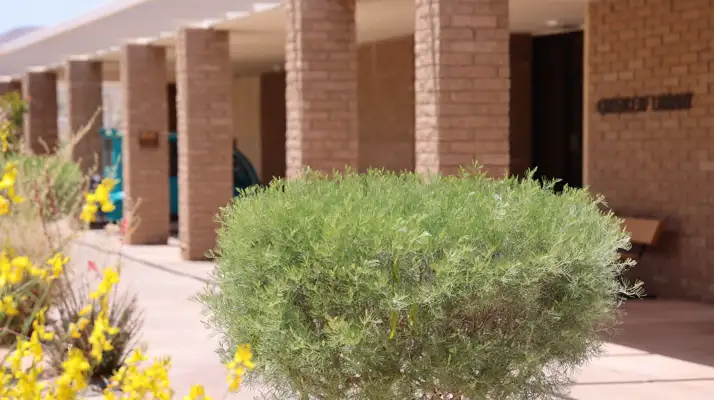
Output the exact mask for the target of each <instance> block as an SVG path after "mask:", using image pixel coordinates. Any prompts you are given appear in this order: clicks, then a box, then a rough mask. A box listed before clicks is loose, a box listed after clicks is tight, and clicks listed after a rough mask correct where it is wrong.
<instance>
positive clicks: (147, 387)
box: [0, 117, 255, 400]
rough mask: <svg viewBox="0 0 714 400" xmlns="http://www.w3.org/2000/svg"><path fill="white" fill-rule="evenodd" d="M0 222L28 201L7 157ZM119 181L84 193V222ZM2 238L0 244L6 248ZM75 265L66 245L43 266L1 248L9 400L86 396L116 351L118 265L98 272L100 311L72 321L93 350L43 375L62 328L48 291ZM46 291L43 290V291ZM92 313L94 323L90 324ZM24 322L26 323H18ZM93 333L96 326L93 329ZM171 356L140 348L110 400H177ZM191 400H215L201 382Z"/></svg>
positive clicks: (95, 296)
mask: <svg viewBox="0 0 714 400" xmlns="http://www.w3.org/2000/svg"><path fill="white" fill-rule="evenodd" d="M10 136H11V135H10V125H9V124H8V123H7V121H5V122H3V119H2V117H0V155H3V154H4V153H6V152H7V151H8V148H9V141H10ZM0 173H1V175H0V223H2V218H3V217H6V216H8V215H10V214H11V213H13V211H14V210H15V208H16V207H17V206H18V205H19V204H21V203H22V202H23V201H24V198H23V197H22V196H20V195H19V194H18V190H17V187H16V184H17V178H18V168H17V165H16V164H14V163H13V162H9V161H7V159H6V158H0ZM115 183H116V182H114V181H113V180H109V179H108V180H105V181H103V182H102V183H101V184H100V185H99V186H98V187H97V188H96V189H95V190H94V191H93V192H91V193H87V194H86V195H85V196H84V203H83V207H82V209H81V213H80V215H79V217H80V219H81V220H82V221H83V222H85V223H89V222H92V221H95V220H96V214H97V212H98V211H99V210H102V211H104V212H109V211H111V210H112V209H113V207H114V205H113V204H112V203H111V201H110V200H109V193H110V192H111V189H112V187H113V185H114V184H115ZM2 245H3V243H1V242H0V246H2ZM69 262H70V260H69V257H67V256H66V255H64V254H63V253H62V251H61V249H54V250H53V251H52V254H48V257H47V258H46V259H45V262H44V264H43V265H39V264H41V263H42V262H41V261H36V260H33V259H31V258H30V257H28V256H27V255H23V254H15V253H14V252H13V250H12V248H2V247H0V328H2V333H3V334H10V335H13V336H15V337H16V341H15V344H14V351H12V352H11V353H9V354H8V355H7V356H6V357H5V358H4V359H2V360H0V361H1V362H0V399H2V400H31V399H32V400H37V399H47V400H55V399H56V400H70V399H76V398H78V397H79V396H81V394H82V391H83V390H85V389H86V388H87V387H88V385H89V376H88V375H89V372H90V371H91V370H92V366H93V365H96V364H98V363H101V362H102V358H103V357H104V354H105V352H107V351H110V350H112V347H113V345H112V338H113V337H115V336H116V335H118V334H119V333H120V332H119V328H118V327H116V326H113V324H112V322H111V321H110V318H109V307H110V304H109V303H110V294H111V293H112V291H113V290H114V289H115V288H116V285H117V284H118V283H119V282H120V274H119V271H118V269H117V268H116V267H113V266H110V267H107V268H104V269H102V270H100V271H98V272H99V274H100V276H101V280H100V282H99V283H98V285H96V288H95V289H94V290H93V291H91V293H90V294H89V299H90V300H91V301H93V303H92V304H97V305H98V306H97V309H96V310H94V309H93V306H91V305H90V306H87V307H85V308H84V309H82V310H81V311H80V313H79V318H78V319H77V320H76V321H74V322H72V323H71V324H70V326H69V329H68V332H69V339H70V340H71V339H74V338H77V337H79V336H80V335H82V334H86V335H87V336H88V337H89V339H88V341H89V344H90V345H91V351H90V352H89V355H88V356H87V355H85V353H84V352H83V351H82V350H81V349H79V348H76V347H74V348H70V349H69V351H68V352H67V354H66V358H65V359H64V361H63V362H62V363H61V371H60V374H59V376H58V377H57V378H56V379H54V380H52V381H48V380H46V379H43V376H44V372H45V371H44V369H45V362H44V361H45V358H46V354H45V350H44V346H45V345H46V344H47V343H48V342H50V341H53V340H56V339H57V338H56V335H57V333H56V332H54V331H52V330H51V329H48V326H51V324H48V323H47V318H48V317H47V314H48V312H49V310H50V309H51V304H50V305H47V304H46V302H45V301H42V300H43V299H44V298H46V297H47V296H49V294H50V293H51V291H52V290H53V287H54V285H55V284H56V283H57V282H58V281H60V280H61V279H60V278H63V277H66V276H67V272H66V271H65V268H66V266H67V265H68V263H69ZM37 288H41V289H42V290H38V289H37ZM28 300H36V301H32V302H30V304H31V305H32V310H30V311H31V313H30V314H29V315H30V318H29V319H28V320H24V321H20V322H21V323H20V324H13V323H12V321H13V318H16V317H18V316H19V315H20V309H21V307H22V304H23V303H24V302H26V301H28ZM90 318H92V319H91V321H90ZM16 326H19V327H20V328H17V329H16V328H15V327H16ZM88 330H91V331H88ZM170 367H171V361H170V359H156V360H148V358H147V357H146V355H145V350H144V349H141V348H138V349H135V350H133V352H132V353H131V355H130V356H129V357H128V358H127V360H126V362H125V364H124V365H123V366H122V367H121V368H120V369H119V370H118V371H117V372H116V373H115V374H114V376H113V377H112V378H111V380H110V384H109V387H108V388H107V389H106V391H105V393H104V398H106V399H115V398H126V399H144V398H156V399H171V398H172V397H173V396H174V392H173V390H172V388H171V383H170V380H169V369H170ZM254 367H255V365H254V364H253V360H252V352H251V349H250V347H249V346H248V345H242V346H239V347H238V349H237V351H236V353H235V357H234V358H233V360H232V361H231V362H230V363H228V364H227V369H228V377H227V381H228V388H229V390H230V391H237V390H238V389H239V388H240V384H241V381H242V378H243V376H244V374H245V373H246V372H247V371H249V370H251V369H253V368H254ZM185 399H191V400H197V399H210V397H208V396H207V395H206V394H205V390H204V388H203V386H201V385H195V386H193V387H192V388H191V390H190V392H189V393H188V394H187V395H186V396H185Z"/></svg>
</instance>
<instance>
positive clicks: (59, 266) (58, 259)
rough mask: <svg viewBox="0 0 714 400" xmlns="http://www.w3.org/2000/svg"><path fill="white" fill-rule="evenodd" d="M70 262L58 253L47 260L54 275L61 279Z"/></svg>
mask: <svg viewBox="0 0 714 400" xmlns="http://www.w3.org/2000/svg"><path fill="white" fill-rule="evenodd" d="M68 262H69V257H65V256H64V255H63V254H62V253H57V254H55V255H54V256H52V258H50V259H49V260H47V264H49V265H50V267H52V275H53V276H54V277H55V278H59V277H60V275H62V273H63V272H64V266H65V265H66V264H67V263H68Z"/></svg>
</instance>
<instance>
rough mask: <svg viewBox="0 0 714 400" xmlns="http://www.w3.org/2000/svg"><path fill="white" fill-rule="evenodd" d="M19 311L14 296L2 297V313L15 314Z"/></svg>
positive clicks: (0, 304)
mask: <svg viewBox="0 0 714 400" xmlns="http://www.w3.org/2000/svg"><path fill="white" fill-rule="evenodd" d="M19 313H20V311H19V310H18V309H17V305H16V304H15V299H13V298H12V296H9V295H8V296H5V297H3V298H2V302H0V315H2V314H7V315H10V316H15V315H17V314H19Z"/></svg>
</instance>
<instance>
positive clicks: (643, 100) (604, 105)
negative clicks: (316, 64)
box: [596, 92, 694, 115]
mask: <svg viewBox="0 0 714 400" xmlns="http://www.w3.org/2000/svg"><path fill="white" fill-rule="evenodd" d="M692 100H694V93H692V92H687V93H674V94H670V93H668V94H659V95H653V96H632V97H610V98H605V99H600V101H598V102H597V105H596V107H597V112H598V113H600V115H607V114H626V113H638V112H647V111H650V110H651V111H677V110H689V109H691V108H692Z"/></svg>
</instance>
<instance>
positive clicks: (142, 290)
mask: <svg viewBox="0 0 714 400" xmlns="http://www.w3.org/2000/svg"><path fill="white" fill-rule="evenodd" d="M119 250H120V251H121V253H122V266H123V267H122V268H123V271H122V274H123V278H122V284H121V286H122V287H124V288H130V289H131V290H133V291H135V292H136V293H138V294H139V296H140V298H139V300H140V304H141V306H142V307H143V308H144V310H145V313H146V322H145V325H144V333H143V338H142V340H143V341H145V342H146V343H147V344H148V345H149V348H150V353H151V354H153V355H163V356H171V357H172V358H173V370H172V382H174V387H175V388H176V390H177V393H176V395H177V398H182V397H183V395H184V394H185V393H186V392H187V390H188V388H189V387H190V385H191V384H194V383H201V384H204V385H206V387H207V390H208V392H209V394H210V395H212V396H214V398H217V399H220V398H223V396H224V393H225V389H224V388H225V387H226V385H225V378H224V370H223V367H222V365H221V364H220V362H219V360H218V357H217V355H216V354H215V353H214V350H215V348H216V347H217V339H216V338H211V337H209V332H208V331H207V330H206V329H205V328H204V327H203V325H202V323H201V306H200V305H199V304H197V303H195V302H193V301H191V300H189V297H190V296H193V295H194V294H196V293H198V292H200V291H201V290H202V288H203V286H204V285H205V283H206V282H207V280H208V275H209V273H210V270H211V268H212V264H211V263H207V262H206V263H196V262H184V261H182V260H181V259H180V256H179V248H178V245H177V244H176V243H173V244H171V243H170V244H169V245H168V246H150V247H148V246H124V247H121V248H120V247H119V246H118V242H117V241H116V239H113V238H108V237H107V236H106V235H105V234H104V233H100V232H90V233H88V234H87V235H86V237H85V239H84V240H83V241H82V244H77V245H76V246H75V247H74V251H73V260H74V261H75V263H77V264H78V265H86V260H88V259H90V258H91V259H94V260H95V261H96V262H97V263H98V264H100V265H110V263H113V262H116V259H117V254H116V252H117V251H119ZM626 310H627V312H628V315H627V316H626V318H625V323H624V324H623V326H622V328H623V330H624V331H623V333H621V334H620V335H618V336H616V337H615V338H613V342H611V343H608V344H607V345H606V348H605V350H606V352H605V354H604V355H603V356H602V357H599V358H597V359H595V360H592V361H591V362H590V363H589V364H588V365H587V366H586V367H585V368H583V369H582V370H580V371H578V372H577V373H576V375H575V378H576V381H577V383H576V384H575V385H574V386H573V387H572V391H571V393H570V395H569V396H568V397H566V398H565V399H577V400H602V399H622V400H639V399H643V400H644V399H647V400H658V399H661V400H672V399H680V398H681V399H687V400H699V399H701V400H704V399H707V400H711V399H714V307H712V306H707V305H700V304H694V303H686V302H674V301H660V300H652V301H649V300H644V301H632V302H629V303H628V304H627V305H626ZM231 398H235V399H253V398H260V396H259V393H258V392H257V391H250V390H247V389H244V390H242V391H241V393H240V394H239V395H235V396H231Z"/></svg>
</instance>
